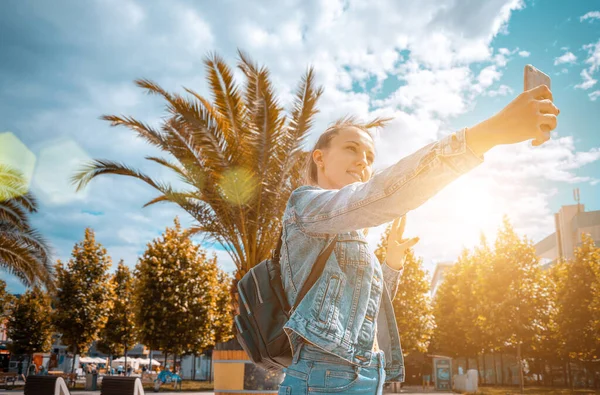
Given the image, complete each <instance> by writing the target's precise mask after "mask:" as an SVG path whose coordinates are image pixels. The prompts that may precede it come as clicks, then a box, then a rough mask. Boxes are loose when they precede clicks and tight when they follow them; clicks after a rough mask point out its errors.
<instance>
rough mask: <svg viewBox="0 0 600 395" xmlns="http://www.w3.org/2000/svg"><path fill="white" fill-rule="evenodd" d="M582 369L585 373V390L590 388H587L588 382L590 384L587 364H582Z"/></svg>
mask: <svg viewBox="0 0 600 395" xmlns="http://www.w3.org/2000/svg"><path fill="white" fill-rule="evenodd" d="M583 369H584V371H585V388H590V387H589V382H590V376H589V373H590V370H589V369H588V364H587V363H585V362H584V363H583Z"/></svg>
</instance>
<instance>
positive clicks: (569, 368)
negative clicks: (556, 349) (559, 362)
mask: <svg viewBox="0 0 600 395" xmlns="http://www.w3.org/2000/svg"><path fill="white" fill-rule="evenodd" d="M567 377H568V378H569V388H570V389H571V392H573V387H575V386H574V385H573V376H572V374H571V361H570V360H569V359H567Z"/></svg>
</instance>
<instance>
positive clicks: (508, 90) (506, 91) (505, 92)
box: [487, 85, 513, 97]
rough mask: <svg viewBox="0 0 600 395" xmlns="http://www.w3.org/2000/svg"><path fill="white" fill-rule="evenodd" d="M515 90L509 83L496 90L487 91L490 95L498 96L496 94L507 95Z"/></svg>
mask: <svg viewBox="0 0 600 395" xmlns="http://www.w3.org/2000/svg"><path fill="white" fill-rule="evenodd" d="M512 93H513V90H512V88H511V87H510V86H508V85H500V86H499V87H498V89H496V90H490V91H488V92H487V94H488V96H490V97H496V96H506V95H509V94H512Z"/></svg>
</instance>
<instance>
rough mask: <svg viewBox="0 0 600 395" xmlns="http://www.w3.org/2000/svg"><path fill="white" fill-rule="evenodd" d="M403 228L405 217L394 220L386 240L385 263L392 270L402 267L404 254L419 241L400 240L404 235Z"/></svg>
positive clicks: (413, 239) (404, 258) (414, 239)
mask: <svg viewBox="0 0 600 395" xmlns="http://www.w3.org/2000/svg"><path fill="white" fill-rule="evenodd" d="M405 226H406V215H403V216H402V217H400V218H396V219H395V220H394V223H393V224H392V229H391V230H390V235H389V236H388V239H387V243H388V244H387V253H386V256H385V261H386V263H387V265H388V266H389V267H391V268H392V269H394V270H400V269H402V267H403V266H404V261H405V260H406V252H407V251H408V249H409V248H411V247H412V246H414V245H415V244H417V242H418V241H419V238H418V237H413V238H412V239H408V240H402V234H403V233H404V227H405Z"/></svg>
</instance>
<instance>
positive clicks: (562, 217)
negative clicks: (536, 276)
mask: <svg viewBox="0 0 600 395" xmlns="http://www.w3.org/2000/svg"><path fill="white" fill-rule="evenodd" d="M582 233H588V234H590V235H591V236H592V238H593V239H594V241H595V243H596V245H600V211H585V206H584V205H583V204H580V203H578V204H573V205H569V206H562V207H561V208H560V210H559V211H558V213H556V214H554V232H553V233H552V234H550V235H548V236H546V237H545V238H544V239H543V240H541V241H540V242H539V243H537V244H536V245H535V250H536V253H537V255H538V256H539V257H540V260H541V263H542V265H543V267H544V268H546V267H549V266H551V265H553V264H554V263H555V262H556V261H557V260H558V259H559V258H564V259H572V258H573V257H574V251H575V248H577V247H578V246H579V245H581V235H582Z"/></svg>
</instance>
